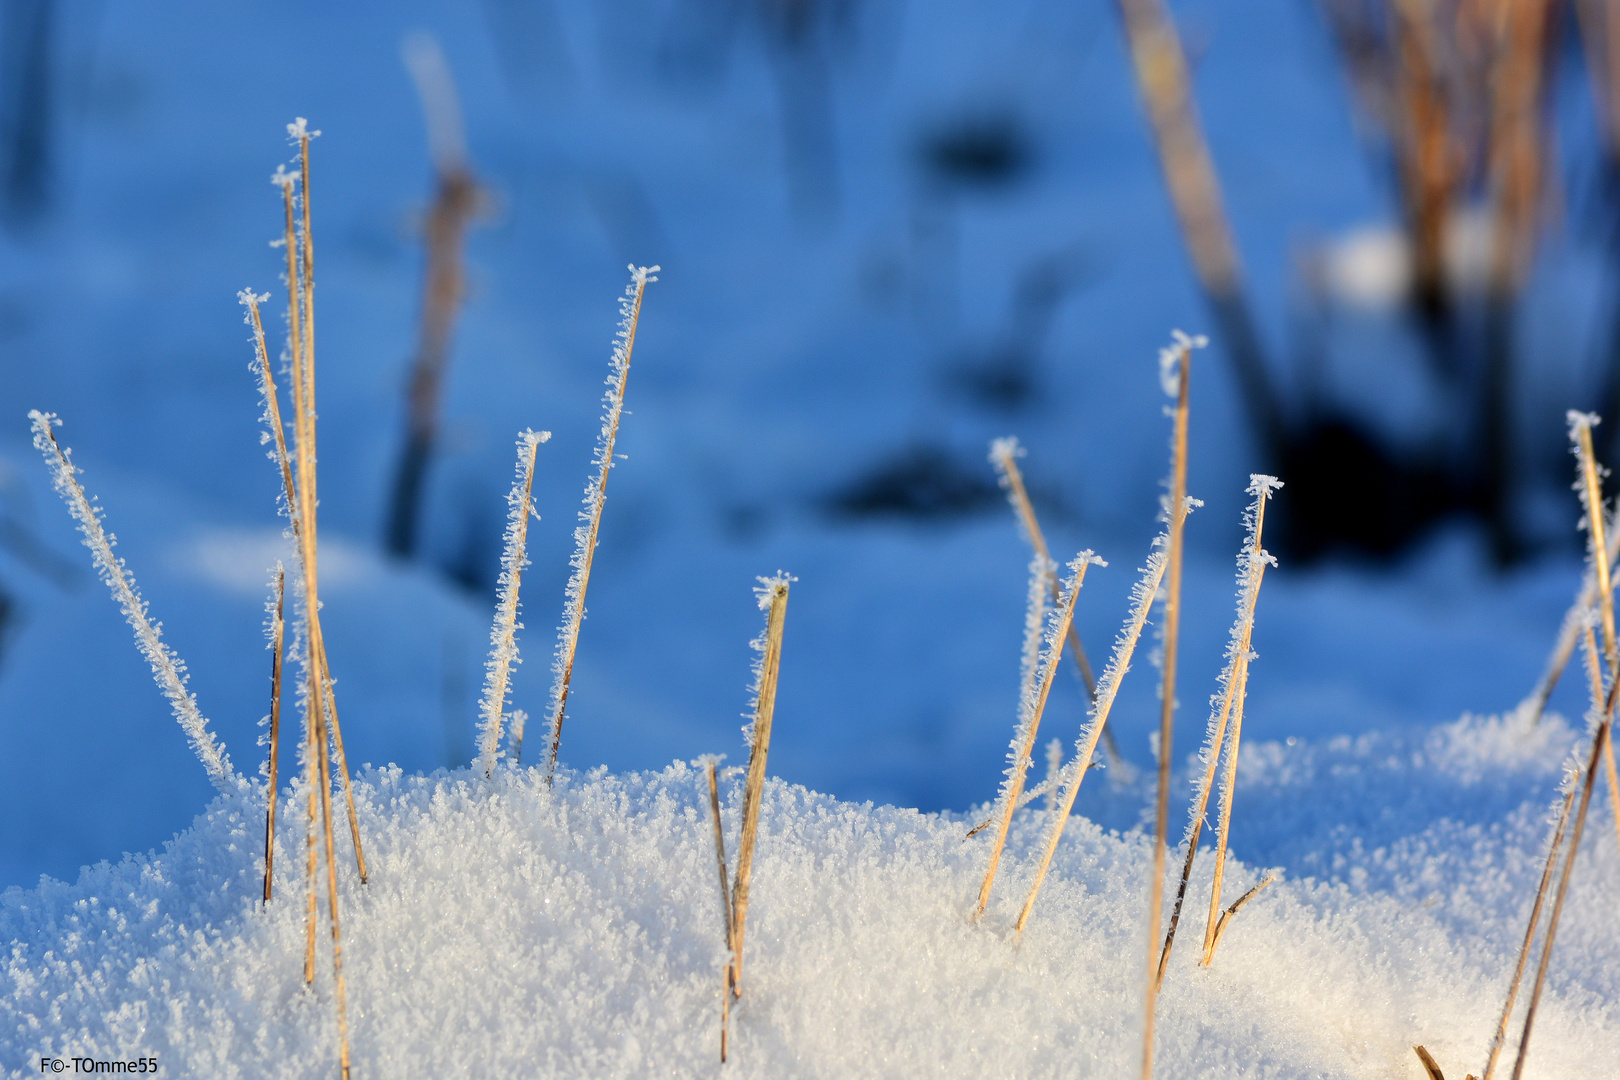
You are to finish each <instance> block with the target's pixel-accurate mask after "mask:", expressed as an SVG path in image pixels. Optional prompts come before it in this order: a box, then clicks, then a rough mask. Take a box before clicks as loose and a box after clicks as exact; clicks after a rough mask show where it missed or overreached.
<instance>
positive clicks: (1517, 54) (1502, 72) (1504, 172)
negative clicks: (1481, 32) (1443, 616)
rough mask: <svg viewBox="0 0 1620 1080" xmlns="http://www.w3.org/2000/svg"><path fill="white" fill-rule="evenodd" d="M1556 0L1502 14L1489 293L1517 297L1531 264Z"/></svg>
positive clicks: (1494, 99) (1505, 7) (1506, 8)
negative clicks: (1543, 115) (1543, 104)
mask: <svg viewBox="0 0 1620 1080" xmlns="http://www.w3.org/2000/svg"><path fill="white" fill-rule="evenodd" d="M1553 19H1554V5H1553V3H1552V2H1551V0H1516V2H1514V3H1509V4H1502V5H1500V6H1499V9H1498V12H1497V17H1496V19H1494V20H1492V22H1494V24H1495V26H1494V29H1495V31H1496V41H1495V45H1496V57H1495V63H1494V64H1493V70H1492V73H1491V75H1492V77H1491V80H1490V103H1489V104H1490V118H1491V119H1490V129H1489V135H1488V139H1489V144H1488V150H1487V154H1488V161H1487V167H1488V170H1489V182H1490V188H1491V201H1492V218H1493V225H1494V231H1495V235H1494V237H1493V245H1492V258H1491V264H1492V265H1491V289H1492V291H1493V293H1495V294H1496V295H1497V296H1499V297H1507V296H1511V295H1512V294H1514V293H1516V292H1518V290H1519V288H1520V286H1521V284H1522V283H1523V279H1524V274H1525V271H1526V269H1527V268H1528V265H1529V262H1530V256H1531V254H1532V251H1533V248H1534V244H1535V238H1536V225H1537V222H1536V216H1537V211H1538V209H1539V206H1538V203H1539V201H1540V197H1541V188H1542V172H1543V159H1544V156H1545V150H1544V147H1543V142H1544V139H1543V136H1542V130H1541V129H1542V123H1541V109H1542V98H1543V96H1544V85H1545V83H1546V80H1547V77H1548V72H1547V60H1548V59H1549V55H1548V50H1547V38H1548V35H1549V34H1550V33H1551V31H1552V28H1553Z"/></svg>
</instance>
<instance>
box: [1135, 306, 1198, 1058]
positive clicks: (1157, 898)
mask: <svg viewBox="0 0 1620 1080" xmlns="http://www.w3.org/2000/svg"><path fill="white" fill-rule="evenodd" d="M1201 343H1202V342H1201V340H1200V341H1195V340H1194V339H1192V338H1190V337H1188V336H1187V335H1186V334H1183V333H1181V332H1180V331H1179V330H1178V331H1176V332H1175V335H1174V339H1173V341H1172V343H1171V344H1170V346H1169V347H1168V348H1165V349H1162V350H1160V352H1159V376H1160V381H1161V382H1162V383H1163V384H1164V389H1165V390H1166V391H1168V390H1170V388H1171V384H1172V381H1173V382H1174V385H1175V397H1176V407H1175V412H1174V413H1173V416H1174V425H1173V431H1172V434H1171V436H1170V462H1171V465H1170V497H1169V499H1168V501H1167V502H1166V503H1165V506H1164V511H1165V517H1166V518H1167V524H1168V526H1169V537H1170V542H1169V552H1168V555H1169V567H1168V569H1167V570H1166V574H1165V599H1164V628H1163V629H1164V654H1163V655H1164V666H1163V669H1162V672H1161V678H1160V684H1159V748H1158V757H1159V787H1158V800H1157V802H1156V803H1155V809H1154V830H1153V876H1152V877H1151V878H1149V879H1148V948H1147V994H1146V999H1147V1003H1146V1007H1145V1014H1146V1015H1145V1017H1144V1022H1143V1031H1142V1080H1150V1078H1151V1077H1152V1076H1153V1022H1154V1015H1155V1012H1156V1007H1155V1006H1156V1003H1157V998H1158V987H1159V979H1158V970H1159V963H1158V961H1159V950H1158V942H1159V915H1160V909H1161V907H1162V906H1163V904H1164V847H1165V842H1166V840H1167V838H1168V833H1169V826H1170V764H1171V762H1172V761H1173V760H1174V756H1175V755H1174V752H1173V750H1172V747H1173V745H1174V740H1173V735H1174V733H1175V719H1176V662H1177V659H1178V657H1179V654H1180V648H1181V564H1182V550H1183V547H1184V544H1183V542H1182V533H1183V530H1184V528H1185V526H1186V523H1187V421H1188V414H1189V411H1190V410H1189V407H1188V393H1189V388H1190V386H1191V375H1192V351H1193V348H1194V346H1195V345H1198V344H1201Z"/></svg>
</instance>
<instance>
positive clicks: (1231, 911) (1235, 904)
mask: <svg viewBox="0 0 1620 1080" xmlns="http://www.w3.org/2000/svg"><path fill="white" fill-rule="evenodd" d="M1276 880H1277V878H1276V876H1275V875H1273V874H1267V875H1266V877H1265V879H1264V880H1263V881H1261V882H1260V884H1258V885H1256V886H1255V887H1254V888H1252V889H1250V890H1249V891H1248V892H1246V893H1244V894H1243V895H1242V896H1240V897H1238V898H1237V899H1236V900H1234V901H1232V906H1231V907H1229V908H1227V909H1226V911H1225V912H1223V913H1222V914H1221V918H1220V921H1219V922H1217V923H1216V924H1215V933H1214V935H1213V937H1212V939H1211V941H1210V944H1209V951H1210V955H1211V956H1213V955H1214V953H1215V948H1216V946H1218V945H1220V943H1221V937H1222V935H1224V934H1225V933H1226V926H1227V924H1228V923H1230V922H1231V921H1232V916H1234V915H1236V914H1237V913H1238V910H1239V909H1240V908H1242V907H1243V905H1244V904H1247V903H1248V902H1249V901H1250V900H1253V899H1254V898H1255V897H1256V896H1259V895H1260V890H1262V889H1264V888H1265V887H1266V886H1267V885H1270V884H1271V883H1272V882H1273V881H1276Z"/></svg>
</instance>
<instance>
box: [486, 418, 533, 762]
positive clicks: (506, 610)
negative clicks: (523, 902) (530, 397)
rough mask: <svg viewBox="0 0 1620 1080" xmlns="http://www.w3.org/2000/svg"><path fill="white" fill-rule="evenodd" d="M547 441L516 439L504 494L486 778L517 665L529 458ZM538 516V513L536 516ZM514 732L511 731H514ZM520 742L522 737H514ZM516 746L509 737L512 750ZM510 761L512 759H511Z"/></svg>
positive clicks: (529, 508) (528, 434) (527, 435)
mask: <svg viewBox="0 0 1620 1080" xmlns="http://www.w3.org/2000/svg"><path fill="white" fill-rule="evenodd" d="M549 438H551V432H549V431H534V430H532V429H531V430H529V431H525V432H523V433H522V434H520V435H519V436H518V441H517V459H518V460H517V473H518V475H517V481H516V483H514V484H513V485H512V491H511V494H509V495H507V497H506V502H507V506H508V510H509V513H508V516H507V522H506V544H505V553H504V554H503V555H502V557H501V577H500V595H499V598H498V599H497V600H496V603H495V625H494V626H493V627H491V628H490V631H489V642H490V650H489V663H488V665H487V668H488V674H487V675H486V677H485V680H484V700H483V702H482V703H481V704H480V706H479V711H480V712H481V713H483V716H484V722H483V731H482V734H481V737H480V739H479V748H478V749H479V755H478V764H479V767H480V768H482V769H483V770H484V775H485V776H486V777H488V776H492V775H494V772H495V759H496V757H498V756H499V754H500V744H501V723H502V720H503V719H504V717H505V713H506V692H507V687H508V685H509V684H510V682H511V678H512V665H513V664H514V663H519V662H521V661H520V659H519V657H518V647H517V631H518V630H519V628H520V627H521V626H522V624H521V623H519V622H518V621H517V613H518V590H519V586H520V585H521V584H522V580H523V568H524V567H525V566H527V565H528V564H529V559H528V554H527V551H528V547H527V545H528V538H529V517H530V515H531V514H534V501H533V496H534V457H535V454H536V453H537V452H538V451H539V449H540V444H541V443H543V442H545V441H546V440H547V439H549ZM535 516H538V515H535ZM514 731H515V729H514ZM517 737H518V738H521V735H519V736H517ZM521 746H522V743H521V742H518V741H516V739H514V743H513V749H514V751H517V750H518V749H519V748H520V747H521ZM513 760H514V761H515V760H516V758H515V756H514V759H513Z"/></svg>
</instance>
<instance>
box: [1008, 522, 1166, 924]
mask: <svg viewBox="0 0 1620 1080" xmlns="http://www.w3.org/2000/svg"><path fill="white" fill-rule="evenodd" d="M1165 543H1166V537H1165V534H1164V533H1160V534H1159V535H1158V536H1157V537H1156V538H1155V539H1154V541H1153V550H1152V552H1151V553H1150V554H1149V555H1148V560H1147V565H1146V566H1144V567H1143V568H1142V576H1141V578H1140V579H1139V580H1138V581H1137V583H1136V584H1135V585H1134V586H1132V588H1131V612H1130V614H1129V615H1127V616H1126V618H1125V626H1124V628H1123V629H1121V630H1120V633H1119V637H1117V638H1116V639H1115V640H1114V654H1113V656H1112V657H1111V658H1110V659H1109V661H1108V666H1107V667H1106V668H1104V669H1103V673H1102V678H1101V679H1099V680H1098V681H1097V700H1096V701H1095V702H1094V703H1093V704H1092V706H1091V717H1090V719H1089V720H1088V721H1087V722H1086V725H1085V727H1084V728H1082V729H1081V732H1080V737H1079V738H1078V739H1077V740H1076V741H1075V747H1074V751H1075V752H1074V756H1073V757H1072V758H1070V759H1069V763H1068V764H1067V765H1065V766H1064V767H1063V794H1062V796H1061V797H1060V798H1059V799H1058V804H1057V807H1056V811H1055V813H1053V814H1052V815H1051V820H1050V822H1049V823H1048V824H1047V829H1046V843H1045V844H1044V845H1043V851H1042V853H1041V861H1040V865H1039V866H1037V867H1036V869H1035V880H1034V881H1033V882H1032V883H1031V884H1030V887H1029V895H1028V896H1027V897H1025V898H1024V907H1023V909H1022V910H1021V911H1020V912H1019V913H1018V922H1017V924H1016V925H1015V926H1014V932H1015V933H1020V934H1021V933H1023V931H1024V925H1025V924H1026V923H1028V922H1029V913H1030V912H1031V911H1032V910H1034V908H1035V898H1036V897H1037V896H1038V895H1040V891H1041V884H1042V883H1043V882H1044V881H1045V880H1046V872H1047V871H1048V870H1049V869H1051V866H1052V856H1053V854H1054V853H1056V851H1057V845H1058V841H1059V840H1061V839H1062V838H1063V827H1064V825H1066V824H1067V823H1068V820H1069V814H1070V813H1071V812H1073V810H1074V798H1075V796H1076V795H1078V794H1079V793H1080V782H1081V781H1082V780H1084V779H1085V775H1086V770H1087V769H1089V768H1090V767H1091V759H1092V756H1093V755H1094V754H1095V753H1096V752H1097V743H1098V741H1099V740H1100V739H1101V738H1102V729H1103V725H1104V724H1106V723H1108V714H1109V713H1110V712H1111V711H1112V710H1113V707H1114V699H1115V698H1116V697H1118V696H1119V683H1120V680H1121V679H1123V678H1124V677H1125V673H1126V672H1127V671H1129V670H1130V668H1131V657H1132V656H1133V655H1134V654H1135V652H1136V643H1137V642H1138V641H1139V640H1140V639H1141V637H1142V627H1143V626H1144V625H1146V623H1147V617H1148V611H1149V610H1150V609H1151V608H1152V606H1153V598H1154V597H1155V596H1157V595H1158V592H1159V582H1160V581H1162V580H1163V579H1164V564H1165V552H1164V546H1165Z"/></svg>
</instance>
